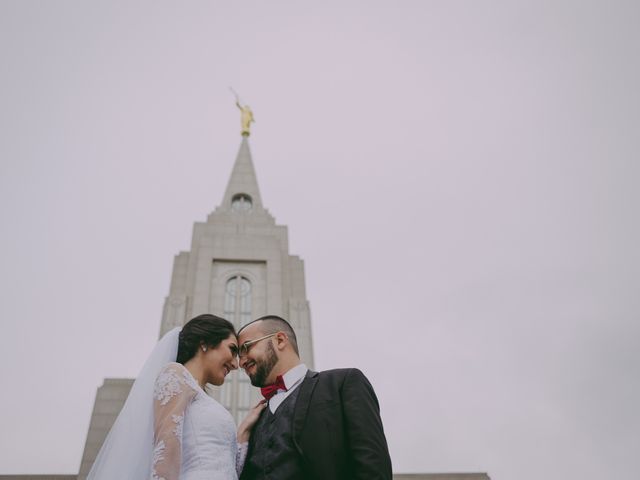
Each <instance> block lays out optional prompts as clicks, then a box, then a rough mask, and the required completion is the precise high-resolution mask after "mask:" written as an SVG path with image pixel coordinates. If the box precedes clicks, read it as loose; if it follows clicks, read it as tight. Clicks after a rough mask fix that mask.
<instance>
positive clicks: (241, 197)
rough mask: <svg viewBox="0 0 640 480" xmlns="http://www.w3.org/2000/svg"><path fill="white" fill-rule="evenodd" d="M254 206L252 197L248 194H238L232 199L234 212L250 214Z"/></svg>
mask: <svg viewBox="0 0 640 480" xmlns="http://www.w3.org/2000/svg"><path fill="white" fill-rule="evenodd" d="M252 206H253V203H252V201H251V197H250V196H249V195H247V194H246V193H236V194H235V195H234V196H233V198H232V199H231V210H233V211H234V212H248V211H249V210H251V207H252Z"/></svg>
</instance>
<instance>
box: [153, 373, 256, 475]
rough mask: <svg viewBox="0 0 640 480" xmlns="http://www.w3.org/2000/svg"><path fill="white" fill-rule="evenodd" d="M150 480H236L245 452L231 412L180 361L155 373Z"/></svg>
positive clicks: (245, 447)
mask: <svg viewBox="0 0 640 480" xmlns="http://www.w3.org/2000/svg"><path fill="white" fill-rule="evenodd" d="M153 399H154V450H153V467H152V471H151V478H152V479H153V480H237V479H238V476H239V474H240V472H241V471H242V466H243V464H244V460H245V458H246V454H247V444H246V443H243V444H241V445H240V448H238V445H237V440H236V426H235V423H234V421H233V417H232V416H231V414H230V413H229V412H228V411H227V410H226V409H225V408H224V407H223V406H222V405H220V404H219V403H218V402H217V401H215V400H214V399H213V398H211V397H210V396H208V395H207V394H206V393H205V392H204V391H203V390H202V388H200V386H199V385H198V383H197V382H196V380H195V379H194V378H193V377H192V376H191V374H190V373H189V371H188V370H187V369H186V368H185V367H184V366H183V365H181V364H179V363H170V364H168V365H167V366H166V367H164V368H163V370H162V371H161V372H160V375H158V378H157V380H156V382H155V386H154V392H153Z"/></svg>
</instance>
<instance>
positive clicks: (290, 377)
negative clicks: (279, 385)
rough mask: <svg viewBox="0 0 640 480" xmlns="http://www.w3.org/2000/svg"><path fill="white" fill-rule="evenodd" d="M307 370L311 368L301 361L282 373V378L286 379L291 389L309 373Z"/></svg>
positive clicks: (287, 385) (285, 383)
mask: <svg viewBox="0 0 640 480" xmlns="http://www.w3.org/2000/svg"><path fill="white" fill-rule="evenodd" d="M307 370H309V369H308V368H307V366H306V365H305V364H304V363H300V364H298V365H296V366H295V367H293V368H292V369H291V370H289V371H288V372H287V373H285V374H284V375H282V380H284V385H285V387H287V390H291V388H292V387H293V386H294V385H296V384H297V383H298V382H300V381H301V380H302V379H303V378H304V376H305V375H306V374H307Z"/></svg>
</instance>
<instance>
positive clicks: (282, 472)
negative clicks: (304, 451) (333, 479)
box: [240, 387, 304, 480]
mask: <svg viewBox="0 0 640 480" xmlns="http://www.w3.org/2000/svg"><path fill="white" fill-rule="evenodd" d="M299 392H300V387H298V388H296V389H295V390H294V391H293V392H291V393H290V394H289V396H288V397H287V398H286V399H285V400H284V401H283V402H282V403H281V404H280V406H279V407H278V409H277V410H276V412H275V413H271V410H270V409H269V407H267V408H265V409H264V412H263V413H262V415H260V418H259V419H258V421H257V423H256V425H255V427H254V429H253V433H252V434H251V448H250V449H249V453H248V455H247V460H246V461H245V464H244V469H243V470H242V476H241V477H240V478H241V479H242V480H267V479H272V480H275V479H277V480H297V479H303V478H304V477H303V473H302V464H301V458H300V454H299V453H298V450H296V447H295V446H294V444H293V412H294V409H295V406H296V400H297V398H298V393H299Z"/></svg>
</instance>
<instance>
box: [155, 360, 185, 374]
mask: <svg viewBox="0 0 640 480" xmlns="http://www.w3.org/2000/svg"><path fill="white" fill-rule="evenodd" d="M187 371H188V370H187V367H185V366H184V365H182V364H181V363H178V362H171V363H167V364H166V365H165V366H164V368H163V369H162V370H161V372H160V373H161V374H162V373H165V372H175V373H184V372H187Z"/></svg>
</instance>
